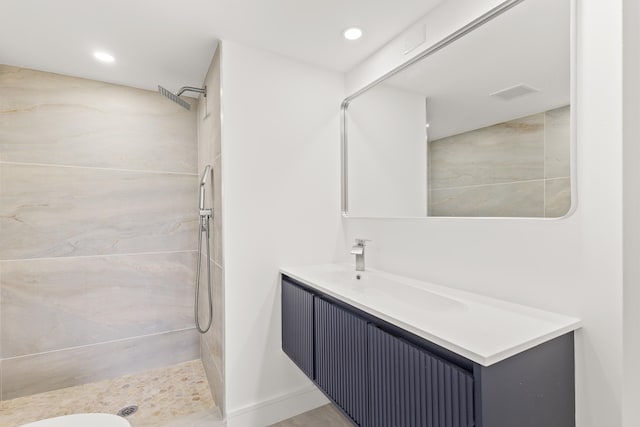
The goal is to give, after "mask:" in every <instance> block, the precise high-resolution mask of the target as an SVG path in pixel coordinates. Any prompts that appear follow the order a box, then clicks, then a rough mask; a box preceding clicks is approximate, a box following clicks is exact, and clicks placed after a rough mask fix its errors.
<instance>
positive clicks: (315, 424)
mask: <svg viewBox="0 0 640 427" xmlns="http://www.w3.org/2000/svg"><path fill="white" fill-rule="evenodd" d="M352 426H353V424H352V423H351V422H350V421H349V420H348V419H347V418H346V417H345V416H344V415H342V413H341V412H340V411H338V410H337V409H336V407H335V406H333V405H332V404H329V405H324V406H321V407H319V408H316V409H314V410H312V411H309V412H305V413H303V414H300V415H298V416H296V417H293V418H289V419H288V420H284V421H281V422H279V423H276V424H273V425H271V426H270V427H352Z"/></svg>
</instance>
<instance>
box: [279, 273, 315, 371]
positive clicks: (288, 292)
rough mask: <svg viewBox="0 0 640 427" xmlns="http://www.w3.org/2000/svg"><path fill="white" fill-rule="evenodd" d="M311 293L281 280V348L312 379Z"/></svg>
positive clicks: (312, 334)
mask: <svg viewBox="0 0 640 427" xmlns="http://www.w3.org/2000/svg"><path fill="white" fill-rule="evenodd" d="M313 336H314V333H313V294H312V293H311V292H308V291H306V290H304V289H302V288H301V287H299V286H296V285H294V284H293V283H291V282H289V281H287V280H284V279H283V280H282V350H284V352H285V353H286V354H287V355H288V356H289V358H290V359H291V360H293V361H294V362H295V364H296V365H298V367H299V368H300V369H302V372H304V373H305V374H306V375H307V376H308V377H309V378H311V379H314V378H315V374H314V351H313Z"/></svg>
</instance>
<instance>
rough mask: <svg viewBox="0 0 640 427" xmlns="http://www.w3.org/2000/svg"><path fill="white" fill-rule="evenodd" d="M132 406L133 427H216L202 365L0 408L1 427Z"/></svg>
mask: <svg viewBox="0 0 640 427" xmlns="http://www.w3.org/2000/svg"><path fill="white" fill-rule="evenodd" d="M132 404H136V405H138V406H139V407H140V409H139V410H138V412H137V413H135V414H133V415H131V416H130V417H128V418H127V419H128V420H129V422H130V423H131V425H132V426H133V427H151V426H154V427H185V426H189V427H201V426H202V427H205V426H206V427H218V426H222V425H223V424H222V421H221V419H220V418H221V417H220V412H219V410H218V408H217V407H216V405H215V402H214V401H213V399H212V398H211V392H210V390H209V386H208V384H207V380H206V377H205V373H204V369H203V367H202V363H201V362H200V360H193V361H190V362H185V363H180V364H178V365H173V366H169V367H165V368H161V369H154V370H151V371H147V372H143V373H140V374H133V375H126V376H123V377H119V378H115V379H112V380H107V381H100V382H96V383H91V384H84V385H81V386H76V387H69V388H64V389H60V390H54V391H50V392H47V393H40V394H35V395H32V396H27V397H21V398H18V399H12V400H6V401H3V402H0V427H17V426H20V425H22V424H24V423H28V422H32V421H36V420H41V419H45V418H51V417H56V416H61V415H67V414H72V413H79V412H106V413H113V414H115V413H116V412H118V410H120V409H121V408H123V407H125V406H127V405H132Z"/></svg>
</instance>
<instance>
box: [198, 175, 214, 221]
mask: <svg viewBox="0 0 640 427" xmlns="http://www.w3.org/2000/svg"><path fill="white" fill-rule="evenodd" d="M210 172H211V166H210V165H207V166H206V167H205V168H204V172H203V173H202V178H200V215H201V216H202V215H209V216H211V215H212V214H213V210H212V209H205V208H204V194H205V191H204V186H205V184H206V183H207V181H208V179H209V175H210Z"/></svg>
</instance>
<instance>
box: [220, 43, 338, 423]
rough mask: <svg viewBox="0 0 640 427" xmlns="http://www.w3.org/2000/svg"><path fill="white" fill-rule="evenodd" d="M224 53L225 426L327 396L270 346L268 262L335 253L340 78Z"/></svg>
mask: <svg viewBox="0 0 640 427" xmlns="http://www.w3.org/2000/svg"><path fill="white" fill-rule="evenodd" d="M222 55H223V57H222V91H223V95H222V114H223V124H222V152H223V154H224V155H223V156H222V162H223V164H222V174H223V177H222V182H223V190H222V192H223V216H224V224H223V227H224V229H223V233H224V236H225V237H224V243H223V244H224V249H223V251H224V254H225V307H226V331H225V336H226V349H225V354H226V356H225V363H226V390H227V410H228V417H229V418H228V419H229V426H231V427H235V426H255V427H262V426H265V425H268V424H271V423H273V422H275V421H278V420H279V419H282V418H286V417H288V416H292V415H294V414H296V413H297V412H301V411H304V410H307V409H310V408H312V407H315V406H317V405H318V404H321V403H324V402H326V400H325V399H324V397H323V396H321V394H320V393H319V392H318V391H317V390H315V389H313V388H310V382H309V380H307V379H306V377H304V375H303V374H302V373H301V372H300V371H299V370H298V369H297V368H296V367H295V366H294V364H293V363H292V362H291V361H290V360H289V359H288V358H287V357H286V356H285V355H284V353H283V352H282V350H281V348H280V342H281V340H280V301H279V298H280V291H279V273H278V269H279V267H281V266H283V265H296V264H297V265H299V264H313V263H321V262H330V261H332V260H333V259H334V258H335V257H336V254H337V253H342V252H343V251H344V249H343V248H342V242H341V239H339V238H338V236H339V227H340V215H339V210H340V207H339V202H340V198H339V192H338V188H339V185H340V184H339V180H340V172H339V165H340V155H339V146H340V143H339V107H340V102H341V101H342V99H343V98H344V85H343V76H342V75H341V74H338V73H334V72H328V71H323V70H320V69H318V68H317V67H313V66H309V65H306V64H303V63H301V62H297V61H294V60H290V59H287V58H284V57H281V56H277V55H274V54H271V53H268V52H266V51H262V50H256V49H252V48H248V47H245V46H242V45H239V44H235V43H230V42H223V45H222ZM309 390H313V391H311V392H309Z"/></svg>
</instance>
